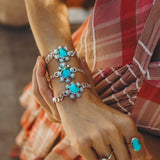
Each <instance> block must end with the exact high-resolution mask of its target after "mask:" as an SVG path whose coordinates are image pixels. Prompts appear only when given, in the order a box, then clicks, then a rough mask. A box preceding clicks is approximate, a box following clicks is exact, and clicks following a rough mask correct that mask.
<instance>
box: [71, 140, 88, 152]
mask: <svg viewBox="0 0 160 160" xmlns="http://www.w3.org/2000/svg"><path fill="white" fill-rule="evenodd" d="M89 144H90V138H78V139H76V140H75V141H74V142H73V143H72V146H73V147H74V148H75V149H76V150H77V151H78V152H79V153H81V154H82V153H83V151H84V149H85V147H86V146H89Z"/></svg>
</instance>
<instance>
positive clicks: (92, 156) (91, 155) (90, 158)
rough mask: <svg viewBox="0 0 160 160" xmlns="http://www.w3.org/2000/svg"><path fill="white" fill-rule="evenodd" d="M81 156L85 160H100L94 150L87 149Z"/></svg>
mask: <svg viewBox="0 0 160 160" xmlns="http://www.w3.org/2000/svg"><path fill="white" fill-rule="evenodd" d="M81 156H82V157H83V158H84V159H85V160H98V157H97V155H96V153H95V152H94V150H93V149H92V148H90V147H89V148H87V149H84V151H83V152H82V153H81Z"/></svg>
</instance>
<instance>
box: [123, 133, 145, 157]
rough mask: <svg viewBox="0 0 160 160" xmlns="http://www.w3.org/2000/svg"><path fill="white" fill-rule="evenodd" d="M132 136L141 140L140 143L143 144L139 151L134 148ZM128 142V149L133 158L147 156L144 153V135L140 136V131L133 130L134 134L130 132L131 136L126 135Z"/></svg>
mask: <svg viewBox="0 0 160 160" xmlns="http://www.w3.org/2000/svg"><path fill="white" fill-rule="evenodd" d="M132 138H136V139H138V140H139V142H140V144H141V149H140V150H139V151H136V150H135V149H134V148H133V145H132ZM126 142H127V143H126V144H127V146H128V150H129V153H130V156H131V159H139V160H143V159H144V158H145V153H144V145H143V142H142V137H141V136H140V134H138V132H137V133H136V132H132V134H130V136H128V137H126Z"/></svg>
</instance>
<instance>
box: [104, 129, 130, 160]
mask: <svg viewBox="0 0 160 160" xmlns="http://www.w3.org/2000/svg"><path fill="white" fill-rule="evenodd" d="M108 128H110V129H108V130H107V132H106V134H105V135H104V138H105V140H106V142H108V141H109V143H110V144H111V148H112V150H113V152H114V155H115V157H116V159H117V160H130V156H129V153H128V150H127V147H126V145H125V141H124V139H123V136H122V135H121V134H120V132H119V130H118V129H117V128H116V127H115V126H110V127H108Z"/></svg>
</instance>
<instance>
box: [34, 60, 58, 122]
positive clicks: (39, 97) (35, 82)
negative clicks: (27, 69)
mask: <svg viewBox="0 0 160 160" xmlns="http://www.w3.org/2000/svg"><path fill="white" fill-rule="evenodd" d="M37 65H38V60H37V62H36V65H35V67H34V70H33V75H32V90H33V94H34V96H35V98H36V100H37V101H38V103H39V104H40V105H41V106H42V107H43V108H44V110H45V111H46V112H47V114H48V117H49V119H50V120H51V121H52V122H58V121H57V120H55V119H53V117H52V112H51V110H50V109H49V107H48V105H47V103H46V102H45V101H44V99H43V97H42V96H41V94H40V92H39V88H38V83H37V79H36V71H37Z"/></svg>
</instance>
